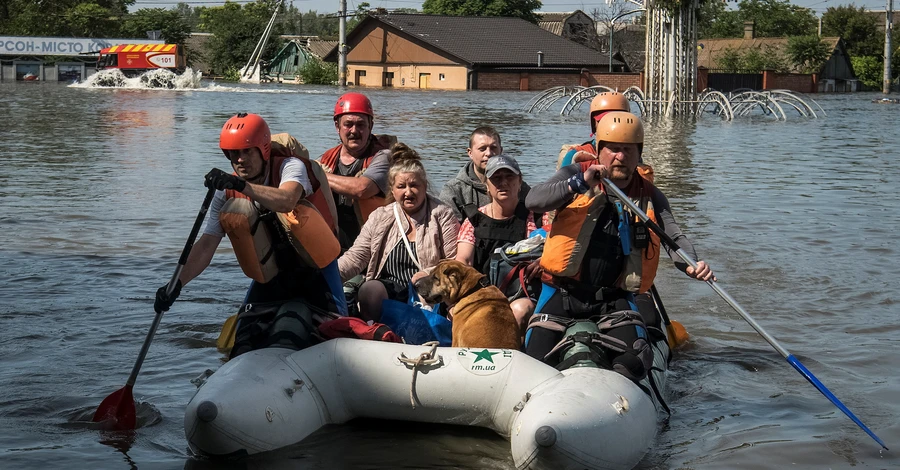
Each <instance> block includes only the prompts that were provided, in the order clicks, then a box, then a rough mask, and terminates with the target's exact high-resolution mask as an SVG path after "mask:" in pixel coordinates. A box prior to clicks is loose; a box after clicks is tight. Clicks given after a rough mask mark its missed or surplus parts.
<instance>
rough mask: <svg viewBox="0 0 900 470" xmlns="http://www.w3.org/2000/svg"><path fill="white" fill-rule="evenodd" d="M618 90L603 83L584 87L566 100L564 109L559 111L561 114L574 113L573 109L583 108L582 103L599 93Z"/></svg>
mask: <svg viewBox="0 0 900 470" xmlns="http://www.w3.org/2000/svg"><path fill="white" fill-rule="evenodd" d="M611 91H616V90H614V89H612V88H610V87H608V86H603V85H595V86H592V87H588V88H584V89H581V90H578V91H577V92H575V93H574V94H572V96H571V97H570V98H569V100H568V101H566V104H565V105H563V109H562V110H561V111H560V112H559V115H560V116H568V115H570V114H572V112H573V111H576V110H578V109H579V108H581V105H582V104H583V103H584V102H585V101H587V100H588V99H594V97H595V96H597V94H598V93H604V92H611Z"/></svg>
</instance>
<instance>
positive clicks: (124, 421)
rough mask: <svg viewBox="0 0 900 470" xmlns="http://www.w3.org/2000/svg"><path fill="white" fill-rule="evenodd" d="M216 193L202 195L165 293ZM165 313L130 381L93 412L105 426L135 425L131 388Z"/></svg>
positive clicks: (152, 330) (125, 427)
mask: <svg viewBox="0 0 900 470" xmlns="http://www.w3.org/2000/svg"><path fill="white" fill-rule="evenodd" d="M215 193H216V189H215V188H209V191H207V192H206V198H204V199H203V205H202V206H200V213H198V214H197V220H196V221H194V227H193V228H192V229H191V234H190V235H189V236H188V239H187V241H186V242H185V244H184V250H182V251H181V258H179V260H178V267H177V268H175V274H173V275H172V279H170V280H169V285H168V286H167V287H166V294H168V295H171V294H172V291H173V290H174V289H175V284H176V283H177V282H178V277H179V276H180V275H181V270H182V269H184V265H185V263H187V259H188V255H190V253H191V248H193V246H194V240H195V239H196V238H197V233H198V232H199V231H200V226H201V225H202V224H203V219H204V218H206V211H207V210H208V209H209V203H210V202H211V201H212V198H213V195H214V194H215ZM163 313H164V312H159V313H157V314H156V316H155V317H154V318H153V323H152V324H151V325H150V331H148V332H147V338H146V339H144V344H143V346H141V352H140V353H139V354H138V358H137V361H136V362H135V363H134V368H133V369H131V375H130V376H128V381H127V382H125V386H124V387H122V388H120V389H119V390H116V391H115V392H113V393H111V394H110V395H109V396H108V397H106V399H104V400H103V401H102V402H100V406H99V407H97V411H96V412H95V413H94V422H101V421H102V422H104V423H105V427H106V428H108V429H112V430H116V431H124V430H128V429H134V426H135V424H136V421H137V418H136V417H135V410H134V395H133V394H132V389H133V388H134V382H135V380H137V375H138V372H140V370H141V365H143V363H144V358H145V357H147V351H148V350H150V343H151V342H152V341H153V335H154V334H156V328H157V327H159V321H160V320H161V319H162V316H163Z"/></svg>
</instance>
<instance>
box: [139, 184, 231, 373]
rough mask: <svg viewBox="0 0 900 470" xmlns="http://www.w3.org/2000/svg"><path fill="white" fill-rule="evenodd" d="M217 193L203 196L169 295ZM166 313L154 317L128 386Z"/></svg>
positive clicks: (171, 283) (208, 193) (173, 277)
mask: <svg viewBox="0 0 900 470" xmlns="http://www.w3.org/2000/svg"><path fill="white" fill-rule="evenodd" d="M215 194H216V188H209V190H208V191H206V197H205V198H203V205H201V206H200V212H199V213H197V220H195V221H194V226H193V228H191V234H190V235H189V236H188V239H187V241H186V242H185V243H184V249H183V250H181V258H179V259H178V266H177V267H176V268H175V273H174V274H172V279H169V284H168V285H167V286H166V295H167V296H169V295H172V291H174V290H175V285H176V284H178V277H179V276H181V270H182V269H184V265H185V264H187V259H188V256H189V255H190V254H191V249H192V248H193V247H194V241H195V240H196V239H197V233H199V232H200V227H201V226H202V225H203V219H205V218H206V211H208V210H209V204H210V202H212V198H213V196H214V195H215ZM164 313H165V312H159V313H157V314H156V316H155V317H153V323H152V324H151V325H150V331H148V332H147V337H146V338H145V339H144V344H143V345H142V346H141V352H140V353H138V358H137V361H135V363H134V367H133V368H132V369H131V375H129V376H128V381H127V382H125V386H126V387H133V386H134V382H135V380H137V376H138V373H139V372H140V371H141V366H142V365H143V364H144V358H146V357H147V351H149V350H150V343H151V342H153V336H154V335H155V334H156V329H157V328H158V327H159V322H160V320H162V317H163V314H164Z"/></svg>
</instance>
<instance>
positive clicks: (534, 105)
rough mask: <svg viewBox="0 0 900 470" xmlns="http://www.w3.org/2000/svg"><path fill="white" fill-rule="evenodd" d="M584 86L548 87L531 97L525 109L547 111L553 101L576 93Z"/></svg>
mask: <svg viewBox="0 0 900 470" xmlns="http://www.w3.org/2000/svg"><path fill="white" fill-rule="evenodd" d="M584 88H585V87H583V86H556V87H553V88H548V89H546V90H544V91H542V92H540V93H538V94H537V95H536V96H535V97H534V98H532V99H530V100H529V101H528V103H526V104H525V108H524V110H525V112H526V113H539V112H541V111H546V110H548V109H550V107H551V106H553V103H556V102H557V101H559V100H560V99H562V98H565V97H567V96H571V95H573V94H576V93H578V92H580V91H581V90H584Z"/></svg>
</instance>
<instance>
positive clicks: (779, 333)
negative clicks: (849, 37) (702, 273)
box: [0, 83, 900, 469]
mask: <svg viewBox="0 0 900 470" xmlns="http://www.w3.org/2000/svg"><path fill="white" fill-rule="evenodd" d="M337 93H338V92H337V90H335V89H332V88H309V87H291V86H285V87H265V88H251V87H228V86H225V87H222V86H210V85H209V84H208V83H204V88H203V89H202V90H198V91H148V90H99V89H80V88H69V87H65V86H59V85H54V84H32V83H27V84H24V83H20V84H12V83H3V84H0V112H2V115H3V116H4V118H5V119H4V123H3V125H2V127H0V163H2V170H0V279H2V281H3V282H2V283H0V383H2V384H3V385H2V393H0V451H2V456H0V459H2V462H3V468H27V469H37V468H48V467H51V468H52V467H61V466H71V467H74V468H104V469H120V468H135V467H140V468H143V469H146V468H182V467H183V468H223V467H222V466H221V465H219V464H211V463H209V462H203V461H196V460H193V459H192V458H191V457H190V456H189V454H188V452H187V445H186V443H185V440H184V434H183V429H182V416H183V409H184V405H185V403H186V402H187V401H188V399H189V398H190V396H191V394H192V393H193V391H194V386H193V385H191V384H190V379H191V378H194V377H195V376H197V375H198V374H199V373H201V372H202V371H203V370H205V369H207V368H216V367H217V366H218V365H219V364H220V363H221V360H222V356H221V355H220V354H219V353H217V352H216V350H215V348H214V341H215V338H216V336H217V335H218V331H219V328H220V325H221V322H222V321H223V320H224V319H225V318H226V317H227V316H228V315H229V314H230V313H232V311H233V310H234V308H235V307H236V306H237V305H238V303H239V302H240V300H241V298H242V296H243V292H244V290H245V288H246V286H247V281H246V279H245V278H243V276H242V275H241V272H240V270H239V269H238V268H237V265H236V263H235V262H234V258H233V255H231V254H230V253H229V248H228V246H227V243H225V244H223V247H222V248H221V250H220V252H219V254H218V255H217V257H216V258H215V260H214V261H213V265H212V266H211V268H210V270H208V271H207V272H206V273H205V274H204V275H203V276H201V277H200V278H198V279H197V280H196V281H194V282H192V283H191V285H190V286H189V287H188V288H186V289H185V291H184V293H183V294H182V296H181V299H180V300H179V302H178V303H177V304H176V305H175V307H173V309H172V311H171V312H170V313H169V314H167V315H166V316H165V317H164V318H163V321H162V325H161V327H160V329H159V331H158V333H157V336H156V339H155V341H154V343H153V347H152V348H151V350H150V354H149V356H148V358H147V361H146V362H145V364H144V367H143V369H142V372H141V375H140V376H139V378H138V382H137V385H136V386H135V397H136V398H137V399H138V400H140V401H141V402H142V403H143V404H142V406H141V408H140V411H139V414H140V416H141V420H142V423H143V424H144V426H143V427H141V428H140V429H138V430H137V431H136V432H135V433H134V434H133V435H125V436H123V435H115V434H113V435H110V434H105V433H101V432H99V431H96V430H92V429H91V427H90V426H88V425H87V424H86V422H87V421H89V420H90V416H91V414H92V413H93V411H94V410H95V409H96V407H97V405H98V404H99V403H100V401H101V400H102V399H103V398H104V397H105V396H106V395H108V394H109V393H111V392H113V391H115V390H117V389H118V388H120V387H121V386H122V385H123V384H124V381H125V379H126V378H127V376H128V373H129V372H130V370H131V367H132V365H133V363H134V360H135V358H136V356H137V352H138V349H139V348H140V345H141V342H142V341H143V338H144V335H145V334H146V329H147V328H148V327H149V324H150V321H151V320H152V317H153V310H152V296H153V294H154V292H155V290H156V289H157V288H158V287H159V286H161V285H163V284H164V283H165V282H166V281H167V280H168V278H169V276H170V275H171V273H172V270H173V269H174V267H175V264H176V262H177V257H178V254H179V253H180V250H181V248H182V246H183V243H184V238H185V237H186V236H187V233H188V231H189V229H190V225H191V222H192V221H193V218H194V217H195V215H196V211H197V210H198V208H199V204H200V202H201V200H202V198H203V194H204V188H203V186H202V177H203V175H204V174H205V173H206V172H207V171H208V170H209V169H210V168H211V167H213V166H217V167H220V168H224V167H225V166H226V163H227V162H226V161H225V159H224V158H222V155H221V153H220V151H219V150H218V148H217V138H218V132H219V129H220V127H221V125H222V123H223V122H224V121H225V119H227V117H229V116H230V115H231V114H233V113H234V112H237V111H253V112H258V113H261V114H262V115H263V116H265V117H266V119H267V120H268V121H269V123H270V125H271V126H272V128H273V130H276V131H288V132H291V133H292V134H294V135H295V136H297V137H298V138H299V139H300V140H301V141H302V142H304V144H306V145H307V146H308V147H309V148H310V149H311V152H312V153H314V154H319V153H321V151H322V150H324V149H325V148H327V147H330V146H332V145H334V142H335V141H336V135H335V132H334V128H333V126H332V124H331V119H330V112H331V109H332V106H333V103H334V100H335V97H336V95H337ZM370 96H371V98H372V100H373V102H374V104H375V106H376V111H377V114H378V116H377V121H376V131H380V132H387V133H392V134H396V135H398V136H399V137H400V139H401V140H403V141H406V142H407V143H409V144H410V145H412V146H413V147H414V148H417V149H418V150H419V151H420V152H421V153H422V154H423V155H424V156H425V157H426V158H427V160H428V168H429V175H430V177H431V179H432V183H433V184H435V185H436V187H439V185H442V184H443V182H444V181H446V180H447V178H449V177H450V176H452V175H453V174H455V172H456V171H457V169H458V168H459V167H460V166H461V165H462V163H463V162H464V161H465V160H464V159H465V154H464V149H465V147H466V137H467V133H468V132H469V131H470V130H471V129H473V128H475V127H477V126H479V125H485V124H491V125H494V126H496V127H497V128H498V129H499V130H500V132H501V134H502V137H503V143H504V147H505V149H506V150H507V152H509V153H511V154H513V155H515V156H517V157H518V158H520V161H521V162H522V167H523V170H524V172H525V175H526V179H527V180H528V181H529V182H538V181H541V180H542V179H544V178H546V177H547V176H549V175H550V174H551V173H552V170H553V167H554V165H555V160H556V155H557V152H558V150H559V146H560V144H562V143H567V142H569V143H571V142H581V141H583V140H585V139H586V136H585V132H584V130H585V125H584V122H583V119H581V118H560V117H559V116H556V115H554V114H552V113H547V114H543V115H538V116H532V115H526V114H523V113H522V112H521V111H520V109H521V107H522V106H523V105H524V104H525V102H526V101H527V100H528V99H529V98H530V97H531V96H532V95H531V94H529V93H488V92H473V93H439V92H430V93H411V92H404V93H400V92H372V93H370ZM874 96H875V95H864V94H857V95H840V96H834V95H832V96H828V95H822V96H816V99H817V100H818V101H819V102H820V104H821V105H822V106H823V107H824V108H825V109H826V111H827V112H828V117H827V118H825V119H820V120H804V119H801V118H799V117H792V118H791V119H790V120H789V121H787V122H771V121H769V120H766V119H764V118H761V117H760V118H755V119H752V120H751V119H744V120H740V121H736V122H732V123H724V122H719V121H717V120H715V119H713V118H709V119H704V120H702V121H700V122H697V123H692V122H671V121H659V122H653V123H651V124H650V125H649V126H648V139H649V140H648V143H647V146H646V159H647V160H648V161H649V162H650V163H652V164H653V165H654V166H655V168H656V173H657V182H658V184H659V186H661V187H662V188H663V190H664V191H665V192H666V193H667V194H668V196H669V198H670V200H671V202H672V204H673V206H674V207H675V210H676V216H677V217H679V219H680V221H681V222H682V225H683V226H684V227H685V228H686V229H687V231H688V233H689V234H690V236H691V238H692V240H693V241H694V243H695V245H696V246H697V248H698V251H699V252H700V253H701V255H702V256H703V257H704V258H705V259H707V260H708V261H709V262H710V263H711V264H712V266H713V267H714V268H715V269H716V271H717V274H718V277H719V280H720V283H721V285H722V286H723V287H724V288H726V289H727V290H728V292H729V293H731V295H732V296H734V297H735V298H736V299H737V300H738V301H739V302H740V303H741V304H742V305H743V306H744V307H745V308H746V309H747V310H748V311H749V312H750V313H751V314H752V315H753V316H754V317H755V318H756V319H757V320H758V321H759V322H760V323H761V324H762V326H763V327H764V328H766V329H767V331H769V333H771V334H772V335H773V336H775V337H776V338H777V339H779V340H780V342H781V343H782V344H783V345H784V346H785V347H786V348H788V349H789V350H790V351H791V352H792V353H794V354H795V355H796V356H797V357H798V358H799V359H800V360H801V361H802V362H803V363H804V364H805V365H806V366H807V367H808V368H809V369H810V370H812V372H813V373H814V374H816V376H817V377H818V378H819V379H820V380H821V381H822V382H824V383H825V384H826V385H827V386H828V387H829V388H830V389H831V390H832V391H833V392H834V393H835V394H836V395H837V396H838V397H839V398H841V399H842V401H844V403H845V404H847V405H848V406H849V407H850V408H851V409H852V410H853V411H854V412H855V413H856V414H857V415H858V416H859V417H860V418H861V419H862V420H863V421H864V422H865V423H866V424H867V425H869V427H871V428H872V429H873V430H874V431H875V432H876V433H877V434H878V435H879V436H880V437H881V438H882V439H883V440H884V441H886V442H887V444H888V446H889V447H890V446H891V445H895V446H896V445H898V444H897V443H898V441H900V426H898V425H897V424H896V423H897V421H898V417H900V400H898V397H900V392H898V390H900V383H898V382H900V374H898V372H897V371H898V370H900V353H898V352H897V351H898V347H897V343H898V342H900V341H898V337H897V336H895V335H897V334H898V331H900V318H898V314H897V313H898V309H897V307H896V303H897V301H898V294H897V293H896V283H897V279H898V278H900V268H898V267H897V258H898V256H897V248H896V244H895V242H894V234H895V233H897V232H898V230H900V222H898V218H897V217H896V216H895V215H894V210H895V209H896V207H898V206H900V195H898V184H897V181H898V179H900V162H898V150H897V149H898V148H900V132H898V131H900V126H898V125H897V118H898V116H900V106H889V105H874V104H871V103H870V102H869V100H870V99H871V98H872V97H874ZM658 284H659V286H660V290H661V291H662V293H663V296H664V300H665V304H666V307H667V309H668V311H669V313H670V315H671V316H672V317H673V318H675V319H678V320H679V321H681V322H682V323H683V324H684V325H685V326H686V327H687V329H688V331H689V332H690V333H691V337H692V339H693V341H692V342H691V343H690V344H689V346H688V347H687V348H685V349H683V350H682V351H681V354H680V355H679V357H678V358H677V360H676V361H675V362H674V363H673V371H672V373H671V376H670V377H671V378H670V381H669V384H670V389H669V395H670V405H671V406H672V408H673V410H674V415H673V416H672V418H671V420H670V421H669V424H668V425H667V426H666V427H664V428H663V429H662V431H661V433H660V435H659V438H658V443H657V445H656V446H655V448H654V449H653V450H652V451H651V453H650V454H649V455H648V456H647V458H646V459H645V461H644V462H642V463H641V465H640V468H644V469H651V468H658V469H680V468H691V469H722V468H788V467H789V468H847V467H851V466H852V467H855V468H876V469H880V468H897V467H900V458H898V457H896V454H894V453H884V454H882V453H880V452H879V450H878V446H877V445H876V444H874V442H872V441H871V440H870V439H869V438H868V437H867V436H866V435H865V434H863V433H862V432H861V431H860V430H858V429H857V428H856V426H855V425H854V424H853V423H852V422H850V421H849V420H848V419H846V418H845V417H844V416H843V415H842V414H840V412H839V411H837V409H836V408H835V407H834V406H832V405H831V403H830V402H828V401H827V400H826V399H825V398H824V397H822V396H821V395H820V394H819V393H818V392H817V391H816V390H815V389H814V388H813V387H812V386H810V385H809V384H808V383H807V382H806V381H805V380H804V379H803V378H802V377H801V376H800V375H799V374H797V373H796V372H794V370H793V369H791V367H790V366H789V365H788V364H787V363H785V361H784V360H782V359H781V357H780V356H779V355H778V354H777V353H776V352H775V351H774V350H772V348H771V347H769V346H768V344H766V343H765V342H764V341H763V340H762V339H761V338H760V337H759V336H758V335H757V334H756V333H755V332H753V331H752V330H751V329H750V327H749V326H748V325H747V324H746V323H744V322H743V320H742V319H741V318H740V317H739V316H738V315H737V314H736V313H734V312H733V311H732V310H731V309H730V308H729V307H728V306H727V305H726V304H725V303H724V302H722V301H721V300H720V299H719V298H718V297H717V296H716V295H715V294H714V293H713V292H712V291H711V290H710V289H709V288H708V287H706V286H705V285H704V284H701V283H695V282H690V281H689V280H688V279H687V278H685V277H684V276H683V275H680V274H677V273H676V272H675V270H674V269H670V268H665V269H663V270H662V278H661V279H660V281H659V283H658ZM892 345H893V346H892ZM236 466H237V467H240V468H350V467H352V468H423V467H440V468H509V467H511V466H512V462H511V460H510V458H509V457H508V444H507V443H506V441H504V440H503V439H501V438H499V437H496V436H493V435H492V434H491V433H490V432H487V431H482V430H473V429H465V428H453V427H441V428H432V427H427V426H423V425H407V424H404V423H377V422H363V423H357V424H354V425H352V426H347V427H334V428H329V429H325V430H323V431H322V432H320V433H318V434H316V435H314V436H313V437H311V438H310V439H308V440H307V441H305V442H304V443H303V444H300V445H298V446H296V447H294V448H291V449H288V450H285V451H283V452H278V453H276V454H274V455H269V456H265V457H263V458H257V459H253V460H251V461H249V462H242V463H240V464H237V465H236Z"/></svg>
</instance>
